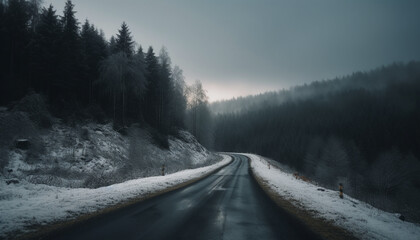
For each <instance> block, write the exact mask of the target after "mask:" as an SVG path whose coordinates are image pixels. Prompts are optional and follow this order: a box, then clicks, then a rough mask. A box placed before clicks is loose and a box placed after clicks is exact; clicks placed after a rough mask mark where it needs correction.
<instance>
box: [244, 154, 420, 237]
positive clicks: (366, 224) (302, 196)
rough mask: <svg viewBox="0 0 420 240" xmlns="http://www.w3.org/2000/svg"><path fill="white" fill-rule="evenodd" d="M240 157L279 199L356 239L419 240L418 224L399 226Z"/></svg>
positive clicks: (256, 159) (261, 161)
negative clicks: (310, 212)
mask: <svg viewBox="0 0 420 240" xmlns="http://www.w3.org/2000/svg"><path fill="white" fill-rule="evenodd" d="M243 155H246V156H248V157H249V158H250V159H251V169H252V171H253V172H254V174H256V175H257V176H258V177H260V178H261V179H262V180H264V181H266V182H267V184H268V186H269V187H270V188H271V189H272V190H273V191H275V192H277V193H278V194H279V195H280V196H281V197H283V198H285V199H288V200H290V201H291V203H293V204H294V205H295V206H297V207H299V208H304V209H306V210H309V211H314V212H315V214H316V215H317V216H318V217H321V218H325V219H327V220H330V221H331V222H333V223H334V224H335V225H337V226H339V227H342V228H345V229H347V230H349V231H350V232H352V233H353V234H354V235H355V236H356V237H358V238H360V239H392V240H395V239H404V240H409V239H417V240H418V239H420V226H419V225H418V224H414V223H410V222H403V221H401V220H400V219H398V217H397V216H396V215H395V214H393V213H389V212H385V211H382V210H380V209H377V208H374V207H372V206H371V205H369V204H367V203H364V202H361V201H359V200H357V199H354V198H351V197H349V196H347V195H344V199H340V198H339V195H338V191H333V190H329V189H325V191H319V190H317V189H318V188H319V186H316V185H314V184H311V183H308V182H304V181H302V180H299V179H296V178H295V177H294V176H293V174H291V173H286V172H284V171H281V170H280V169H278V168H275V167H271V168H270V169H268V162H267V159H265V158H263V157H261V156H258V155H254V154H243ZM270 161H271V160H270Z"/></svg>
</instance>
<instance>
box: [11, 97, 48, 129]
mask: <svg viewBox="0 0 420 240" xmlns="http://www.w3.org/2000/svg"><path fill="white" fill-rule="evenodd" d="M13 110H15V111H22V112H26V113H28V116H29V118H30V119H31V120H32V121H33V122H34V123H35V124H36V125H38V126H39V127H42V128H49V127H51V126H52V122H53V120H52V116H51V114H50V113H49V111H48V108H47V104H46V103H45V99H44V97H43V96H42V95H40V94H36V93H33V94H30V95H27V96H25V97H24V98H22V99H21V100H20V101H19V102H18V103H17V104H16V105H15V106H14V108H13Z"/></svg>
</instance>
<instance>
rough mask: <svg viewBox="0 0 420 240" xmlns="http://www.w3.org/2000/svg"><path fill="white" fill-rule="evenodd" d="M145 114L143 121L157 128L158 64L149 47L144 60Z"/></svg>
mask: <svg viewBox="0 0 420 240" xmlns="http://www.w3.org/2000/svg"><path fill="white" fill-rule="evenodd" d="M145 62H146V83H147V85H146V86H147V92H146V101H145V104H146V106H145V107H146V108H145V110H146V114H145V119H146V121H147V123H149V124H150V125H151V126H153V127H155V128H158V127H159V120H158V115H159V100H158V98H159V63H158V59H157V58H156V56H155V53H154V52H153V48H152V47H149V49H148V51H147V54H146V58H145Z"/></svg>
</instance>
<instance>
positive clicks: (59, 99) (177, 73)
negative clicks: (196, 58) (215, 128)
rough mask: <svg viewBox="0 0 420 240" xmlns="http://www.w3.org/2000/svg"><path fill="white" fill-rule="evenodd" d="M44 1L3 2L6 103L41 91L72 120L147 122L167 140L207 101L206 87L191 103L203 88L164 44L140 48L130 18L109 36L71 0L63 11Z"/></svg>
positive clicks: (0, 47) (0, 68) (0, 43)
mask: <svg viewBox="0 0 420 240" xmlns="http://www.w3.org/2000/svg"><path fill="white" fill-rule="evenodd" d="M41 2H42V1H39V0H31V1H25V0H9V1H0V79H1V83H0V84H1V87H0V88H1V92H0V106H1V105H3V106H11V105H13V104H14V103H15V102H16V101H19V100H20V99H22V98H23V97H24V96H26V95H30V94H40V95H42V96H44V98H45V99H46V101H47V103H48V105H49V107H50V110H51V111H52V113H53V114H54V115H55V116H57V117H60V118H62V119H64V120H65V121H66V120H67V121H68V120H69V119H72V120H73V119H82V120H84V119H93V120H96V121H99V122H103V121H105V120H106V119H112V120H113V123H114V127H115V129H117V130H121V129H125V127H126V126H128V125H130V124H132V123H141V124H142V126H149V127H151V129H155V130H157V131H156V133H157V135H161V137H163V138H162V139H163V141H161V143H162V144H163V145H166V144H165V142H166V140H165V136H167V135H168V134H176V132H177V130H178V129H182V128H185V127H189V126H192V124H191V122H193V121H191V120H190V119H186V117H188V116H190V117H191V118H192V117H193V115H194V113H195V112H197V111H196V108H197V109H199V108H201V105H204V106H207V100H206V99H207V98H206V96H205V94H204V96H201V99H200V101H197V102H196V103H197V104H194V103H188V102H187V101H188V99H189V98H192V97H190V96H189V95H188V94H190V95H194V94H195V93H194V91H193V90H192V89H196V87H195V86H192V87H187V86H186V84H185V82H184V77H183V75H182V70H181V69H180V68H179V67H177V66H175V67H174V68H172V66H171V64H172V63H171V59H170V58H169V55H168V52H167V51H166V49H165V48H162V50H161V51H160V52H159V54H156V53H155V51H154V49H153V48H152V47H149V48H148V49H147V51H146V52H144V51H143V49H142V48H141V47H138V48H136V46H137V45H136V44H135V42H134V39H133V37H132V35H131V33H130V30H129V27H128V25H127V24H126V23H122V25H121V28H120V29H119V30H118V33H117V34H116V36H113V37H111V39H110V40H109V41H108V40H107V39H106V38H105V36H104V34H103V32H102V31H100V30H98V28H97V27H95V26H94V25H93V24H91V23H90V22H89V21H88V20H86V21H85V22H84V23H83V24H81V23H80V22H79V20H78V19H77V18H76V17H75V10H74V7H75V6H74V5H73V3H72V2H71V1H67V2H66V5H65V8H64V11H63V13H62V15H61V16H59V15H58V14H57V13H56V10H54V8H53V6H49V7H48V8H42V7H41ZM197 84H199V83H196V85H197ZM199 85H200V86H201V84H199ZM200 104H201V105H200ZM195 122H196V124H198V125H202V123H201V122H198V120H197V121H195ZM186 125H187V126H186ZM153 131H154V130H153ZM193 133H196V134H197V131H195V132H194V131H193ZM197 135H198V134H197ZM199 140H201V141H203V142H205V141H206V140H205V138H204V137H203V138H202V139H200V138H199Z"/></svg>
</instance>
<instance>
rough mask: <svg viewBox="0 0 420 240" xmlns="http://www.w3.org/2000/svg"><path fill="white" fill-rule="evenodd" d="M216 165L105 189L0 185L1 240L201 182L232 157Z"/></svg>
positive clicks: (224, 156)
mask: <svg viewBox="0 0 420 240" xmlns="http://www.w3.org/2000/svg"><path fill="white" fill-rule="evenodd" d="M222 156H223V159H222V160H221V161H220V162H218V163H216V164H213V165H210V166H207V167H201V168H196V169H188V170H183V171H179V172H176V173H173V174H169V175H166V176H155V177H147V178H140V179H135V180H130V181H126V182H123V183H119V184H114V185H110V186H106V187H101V188H96V189H89V188H63V187H54V186H48V185H44V184H33V183H28V182H26V181H23V182H20V183H18V184H11V185H7V184H6V183H4V182H3V181H1V182H0V238H5V237H10V234H11V233H14V232H16V231H22V232H25V231H28V229H29V227H30V226H32V225H36V224H40V225H45V224H49V223H52V222H55V221H63V220H69V219H73V218H75V217H77V216H80V215H81V214H86V213H92V212H95V211H98V210H101V209H104V208H106V207H110V206H113V205H115V204H118V203H123V202H126V201H129V200H130V199H135V198H142V197H147V196H148V195H151V194H154V193H157V192H160V191H163V190H165V189H168V188H172V187H174V186H176V185H179V184H182V183H185V182H188V181H190V180H193V179H197V178H200V177H202V176H204V175H206V174H208V173H210V172H212V171H214V170H216V169H217V168H220V167H222V166H224V165H226V164H228V163H229V162H230V160H231V157H230V156H227V155H222Z"/></svg>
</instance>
